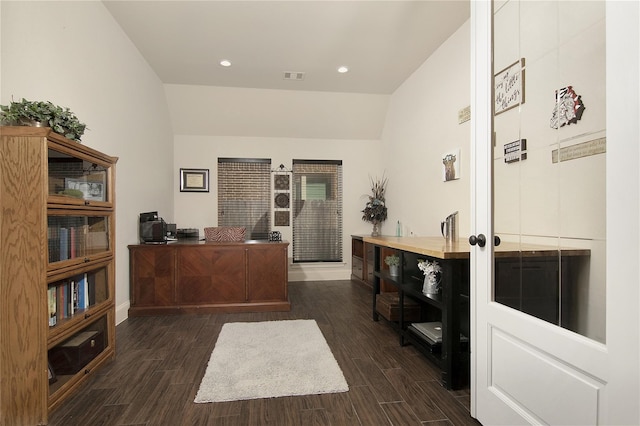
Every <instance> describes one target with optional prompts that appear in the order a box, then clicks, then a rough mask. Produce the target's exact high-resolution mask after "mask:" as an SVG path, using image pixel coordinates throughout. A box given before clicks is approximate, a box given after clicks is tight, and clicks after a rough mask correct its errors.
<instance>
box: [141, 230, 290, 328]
mask: <svg viewBox="0 0 640 426" xmlns="http://www.w3.org/2000/svg"><path fill="white" fill-rule="evenodd" d="M288 245H289V244H288V243H285V242H266V241H265V242H257V241H252V242H240V243H238V242H231V243H222V242H215V243H213V242H177V243H169V244H164V245H144V244H138V245H131V246H129V260H130V274H131V275H130V280H131V307H130V309H129V315H130V316H136V315H158V314H178V313H189V312H261V311H288V310H289V309H290V307H291V305H290V304H289V296H288V282H287V281H288V268H287V247H288Z"/></svg>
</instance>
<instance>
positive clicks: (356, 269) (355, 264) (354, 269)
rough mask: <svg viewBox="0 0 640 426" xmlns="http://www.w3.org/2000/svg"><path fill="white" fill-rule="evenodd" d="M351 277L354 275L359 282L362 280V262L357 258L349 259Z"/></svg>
mask: <svg viewBox="0 0 640 426" xmlns="http://www.w3.org/2000/svg"><path fill="white" fill-rule="evenodd" d="M351 275H354V276H355V277H357V278H358V279H360V280H363V279H364V268H363V262H362V259H360V258H359V257H355V256H352V257H351Z"/></svg>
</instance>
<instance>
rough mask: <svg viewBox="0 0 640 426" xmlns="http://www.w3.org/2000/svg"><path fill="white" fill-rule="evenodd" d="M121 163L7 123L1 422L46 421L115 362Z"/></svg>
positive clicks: (46, 132)
mask: <svg viewBox="0 0 640 426" xmlns="http://www.w3.org/2000/svg"><path fill="white" fill-rule="evenodd" d="M116 161H117V158H115V157H110V156H108V155H105V154H102V153H100V152H98V151H96V150H94V149H91V148H89V147H87V146H84V145H82V144H80V143H77V142H74V141H71V140H69V139H66V138H64V137H62V136H60V135H58V134H56V133H53V132H52V131H51V129H49V128H38V127H6V126H5V127H0V377H1V378H2V380H1V381H0V424H2V425H27V424H29V425H36V424H46V423H47V422H48V413H49V412H50V411H51V410H53V409H55V407H56V406H58V405H59V404H60V403H61V402H62V401H63V400H64V399H65V398H67V397H68V396H69V395H70V394H71V393H72V392H74V391H76V390H78V388H79V387H80V385H81V384H82V383H83V382H84V381H85V380H86V379H87V378H88V377H89V376H90V375H91V374H92V373H93V372H94V370H95V369H96V368H98V367H100V366H101V365H103V364H104V363H105V362H107V361H108V360H110V359H112V358H113V357H114V356H115V308H114V292H115V289H114V278H115V264H114V262H115V260H114V259H115V239H114V235H115V185H114V182H115V164H116Z"/></svg>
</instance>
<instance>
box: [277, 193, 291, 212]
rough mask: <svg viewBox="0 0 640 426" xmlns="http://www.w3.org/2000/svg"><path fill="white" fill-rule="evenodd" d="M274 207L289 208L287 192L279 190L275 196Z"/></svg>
mask: <svg viewBox="0 0 640 426" xmlns="http://www.w3.org/2000/svg"><path fill="white" fill-rule="evenodd" d="M275 203H276V207H278V208H280V209H288V208H289V194H287V193H286V192H279V193H277V194H276V197H275Z"/></svg>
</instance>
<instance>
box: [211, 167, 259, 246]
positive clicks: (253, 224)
mask: <svg viewBox="0 0 640 426" xmlns="http://www.w3.org/2000/svg"><path fill="white" fill-rule="evenodd" d="M270 169H271V160H270V159H262V158H218V226H244V227H245V228H246V229H247V233H246V235H247V239H252V240H265V239H267V236H268V233H269V229H270V217H271V214H270V212H271V196H270V194H271V182H270V179H271V172H270Z"/></svg>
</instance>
